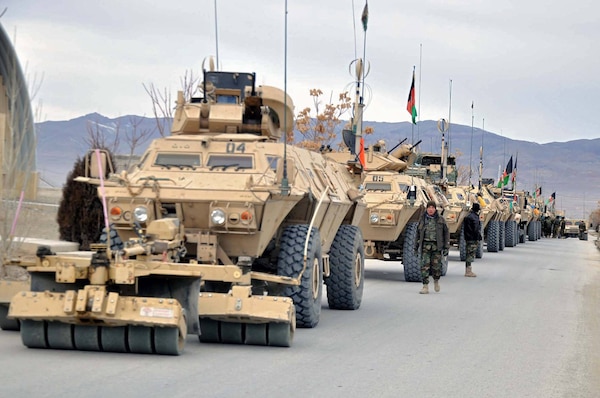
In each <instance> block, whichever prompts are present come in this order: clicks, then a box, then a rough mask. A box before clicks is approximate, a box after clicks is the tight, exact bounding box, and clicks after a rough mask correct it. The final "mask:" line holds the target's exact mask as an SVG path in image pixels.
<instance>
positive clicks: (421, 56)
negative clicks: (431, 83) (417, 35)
mask: <svg viewBox="0 0 600 398" xmlns="http://www.w3.org/2000/svg"><path fill="white" fill-rule="evenodd" d="M422 70H423V43H421V44H419V112H418V115H417V117H418V118H419V120H418V121H419V122H420V121H421V95H422V94H423V91H422V90H421V73H422V72H421V71H422ZM420 135H421V134H420V126H419V124H418V123H417V141H419V138H420Z"/></svg>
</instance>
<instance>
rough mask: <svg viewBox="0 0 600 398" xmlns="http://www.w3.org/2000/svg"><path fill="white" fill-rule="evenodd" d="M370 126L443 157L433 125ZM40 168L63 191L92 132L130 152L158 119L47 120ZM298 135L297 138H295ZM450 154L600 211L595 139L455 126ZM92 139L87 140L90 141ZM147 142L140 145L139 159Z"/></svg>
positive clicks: (392, 140)
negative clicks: (517, 136)
mask: <svg viewBox="0 0 600 398" xmlns="http://www.w3.org/2000/svg"><path fill="white" fill-rule="evenodd" d="M364 125H365V126H371V127H373V129H374V130H375V132H374V134H372V135H370V136H367V138H366V144H372V143H374V142H375V141H377V140H380V139H383V140H385V141H386V143H387V147H388V149H391V148H392V147H393V146H394V145H396V144H397V143H398V142H400V141H401V140H403V139H405V138H406V139H407V141H406V142H407V143H408V142H411V143H415V142H417V141H419V140H421V143H420V144H419V146H418V148H419V149H420V150H421V151H423V152H436V153H439V151H440V148H441V134H440V133H439V132H438V130H437V124H436V122H435V121H433V120H426V121H422V122H419V124H418V126H414V125H412V124H411V123H410V122H399V123H384V122H369V121H365V122H364ZM36 128H37V139H38V148H37V166H38V171H39V172H40V174H41V178H42V181H43V182H45V183H47V184H48V185H51V186H54V187H60V186H62V185H63V184H64V182H65V181H66V176H67V174H68V173H69V171H71V169H72V167H73V164H74V162H75V161H76V160H77V158H78V157H80V156H83V155H84V154H85V153H86V152H87V149H88V145H87V143H86V138H88V137H89V133H88V131H90V129H91V130H92V131H97V130H98V129H99V130H102V131H104V132H105V134H106V136H107V137H111V135H114V134H116V132H117V131H118V132H119V136H120V137H121V140H120V145H119V153H129V151H130V149H129V148H128V147H127V145H126V141H127V140H126V138H125V137H126V135H127V134H131V132H132V131H133V129H134V128H135V129H137V131H138V132H140V131H148V132H149V133H151V138H156V137H159V133H158V131H156V122H155V120H154V118H146V117H141V116H122V117H119V118H114V119H110V118H107V117H105V116H102V115H100V114H98V113H92V114H89V115H85V116H81V117H78V118H75V119H71V120H65V121H48V122H42V123H37V124H36ZM296 136H298V134H296ZM445 138H446V140H448V139H449V149H450V152H451V153H452V154H457V153H458V154H460V155H459V156H458V157H457V163H458V165H459V166H460V165H464V166H466V169H468V165H469V160H470V161H471V162H470V163H471V170H472V179H471V181H472V183H473V184H477V180H478V170H479V148H480V147H481V146H482V143H483V170H484V171H483V176H484V177H489V178H493V179H494V180H495V179H497V177H498V170H499V168H501V169H504V167H505V166H506V163H507V161H508V159H509V157H510V156H511V155H512V156H513V162H514V161H515V160H516V162H517V169H518V174H517V188H518V189H525V190H529V191H533V189H534V187H535V185H536V184H537V185H538V186H539V185H541V186H542V190H543V192H542V195H543V196H544V197H546V198H547V197H548V196H549V195H550V194H551V193H552V192H556V206H557V208H560V209H563V210H565V211H566V214H567V217H571V218H583V217H584V215H585V217H586V218H587V215H588V214H589V213H590V212H591V211H592V210H594V209H596V208H597V207H598V201H599V200H600V172H599V171H600V156H599V154H600V138H599V139H594V140H574V141H568V142H552V143H548V144H538V143H535V142H529V141H522V140H512V139H510V138H507V137H502V136H501V135H498V134H495V133H492V132H489V131H485V132H484V131H482V130H481V129H479V128H474V129H471V126H464V125H458V124H453V125H451V127H450V131H449V133H446V135H445ZM88 140H89V139H88ZM147 145H148V142H146V143H144V144H142V145H140V146H139V147H138V148H137V150H136V153H137V154H140V153H141V152H143V151H144V149H145V148H146V147H147Z"/></svg>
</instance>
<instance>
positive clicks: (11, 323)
mask: <svg viewBox="0 0 600 398" xmlns="http://www.w3.org/2000/svg"><path fill="white" fill-rule="evenodd" d="M29 285H30V282H29V280H24V281H20V280H15V281H12V280H1V279H0V329H2V330H19V328H20V322H19V320H18V319H12V318H8V307H9V306H10V300H11V299H12V298H13V296H14V295H15V294H17V293H19V292H20V291H23V290H29Z"/></svg>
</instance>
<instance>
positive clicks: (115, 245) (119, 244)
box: [99, 224, 124, 252]
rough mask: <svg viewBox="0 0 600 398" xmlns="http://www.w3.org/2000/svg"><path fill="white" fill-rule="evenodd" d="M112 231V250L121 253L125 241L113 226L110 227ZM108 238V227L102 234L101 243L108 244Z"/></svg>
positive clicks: (103, 229)
mask: <svg viewBox="0 0 600 398" xmlns="http://www.w3.org/2000/svg"><path fill="white" fill-rule="evenodd" d="M109 229H110V235H109V236H110V250H111V251H115V252H116V251H119V250H122V249H123V246H124V245H123V241H122V240H121V238H120V237H119V234H118V233H117V230H115V229H114V228H113V226H112V224H111V225H110V226H109ZM107 242H108V237H107V235H106V227H104V228H102V234H101V235H100V240H99V243H107Z"/></svg>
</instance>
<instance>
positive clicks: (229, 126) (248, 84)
mask: <svg viewBox="0 0 600 398" xmlns="http://www.w3.org/2000/svg"><path fill="white" fill-rule="evenodd" d="M255 82H256V76H255V74H254V73H238V72H220V71H213V70H211V71H207V70H204V80H203V82H202V83H201V84H200V85H199V89H200V91H201V93H202V96H201V97H192V98H190V99H186V98H184V96H183V92H182V91H179V92H178V93H177V107H176V110H175V116H174V118H173V125H172V127H171V133H172V134H203V135H204V134H206V135H215V134H224V133H225V134H241V133H250V134H256V135H262V136H267V137H268V138H269V139H273V140H278V139H280V138H281V136H282V133H283V132H282V125H283V121H284V112H287V116H285V118H286V124H287V125H286V126H285V130H286V131H287V132H291V131H292V129H293V126H294V114H293V110H294V104H293V102H292V99H291V98H290V96H288V95H287V94H285V93H284V92H283V91H282V90H280V89H278V88H275V87H271V86H258V87H256V84H255Z"/></svg>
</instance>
